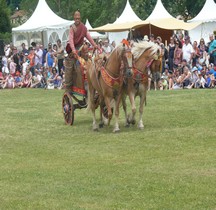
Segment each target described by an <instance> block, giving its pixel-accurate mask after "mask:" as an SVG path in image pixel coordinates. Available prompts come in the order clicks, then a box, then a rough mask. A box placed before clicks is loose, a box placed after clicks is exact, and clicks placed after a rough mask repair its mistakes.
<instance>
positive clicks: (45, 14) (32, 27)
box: [12, 0, 73, 32]
mask: <svg viewBox="0 0 216 210" xmlns="http://www.w3.org/2000/svg"><path fill="white" fill-rule="evenodd" d="M72 23H73V21H69V20H65V19H63V18H61V17H59V16H57V15H56V14H55V13H54V12H53V11H52V10H51V9H50V8H49V6H48V5H47V3H46V1H45V0H39V1H38V4H37V7H36V9H35V11H34V13H33V14H32V16H31V17H30V18H29V19H28V20H27V21H26V22H25V23H24V24H23V25H21V26H18V27H16V28H13V29H12V31H13V32H37V31H45V30H47V29H53V28H54V29H58V28H64V27H67V26H69V25H71V24H72Z"/></svg>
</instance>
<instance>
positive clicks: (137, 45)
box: [131, 41, 159, 60]
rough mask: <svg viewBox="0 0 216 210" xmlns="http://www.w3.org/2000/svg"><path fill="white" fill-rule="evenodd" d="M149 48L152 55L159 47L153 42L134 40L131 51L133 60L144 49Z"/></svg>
mask: <svg viewBox="0 0 216 210" xmlns="http://www.w3.org/2000/svg"><path fill="white" fill-rule="evenodd" d="M149 49H151V53H150V56H152V55H154V54H155V53H156V52H157V51H158V50H159V47H158V45H157V44H155V43H153V42H147V41H138V42H134V46H133V47H132V50H131V52H132V54H133V56H134V58H135V60H137V59H138V58H139V57H140V56H141V55H142V54H143V53H144V52H145V51H147V50H149Z"/></svg>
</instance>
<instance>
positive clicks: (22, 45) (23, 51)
mask: <svg viewBox="0 0 216 210" xmlns="http://www.w3.org/2000/svg"><path fill="white" fill-rule="evenodd" d="M21 47H22V51H21V52H22V53H23V55H25V53H28V50H27V49H26V45H25V43H22V44H21Z"/></svg>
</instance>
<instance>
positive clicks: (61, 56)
mask: <svg viewBox="0 0 216 210" xmlns="http://www.w3.org/2000/svg"><path fill="white" fill-rule="evenodd" d="M57 59H58V61H57V62H58V71H59V76H61V77H62V70H63V66H64V65H63V61H64V47H63V45H62V44H61V40H60V39H58V40H57Z"/></svg>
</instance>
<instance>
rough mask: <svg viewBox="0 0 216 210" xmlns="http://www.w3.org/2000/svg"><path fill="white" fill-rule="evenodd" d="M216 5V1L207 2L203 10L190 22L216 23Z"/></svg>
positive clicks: (209, 0) (207, 0)
mask: <svg viewBox="0 0 216 210" xmlns="http://www.w3.org/2000/svg"><path fill="white" fill-rule="evenodd" d="M215 11H216V4H215V2H214V0H206V2H205V4H204V6H203V8H202V9H201V11H200V12H199V14H198V15H197V16H196V17H195V18H193V19H191V20H189V21H188V22H194V21H202V22H213V21H216V13H215Z"/></svg>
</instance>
